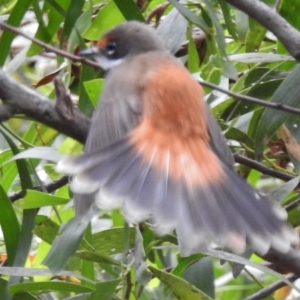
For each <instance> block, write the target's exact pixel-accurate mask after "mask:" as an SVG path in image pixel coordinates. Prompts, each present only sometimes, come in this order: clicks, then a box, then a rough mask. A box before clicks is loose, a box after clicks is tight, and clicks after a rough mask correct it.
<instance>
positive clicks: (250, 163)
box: [234, 154, 295, 181]
mask: <svg viewBox="0 0 300 300" xmlns="http://www.w3.org/2000/svg"><path fill="white" fill-rule="evenodd" d="M234 160H235V161H236V162H237V163H239V164H242V165H245V166H247V167H250V168H252V169H255V170H257V171H259V172H261V173H262V174H265V175H269V176H271V177H274V178H278V179H281V180H283V181H289V180H291V179H293V178H295V177H294V176H292V175H290V174H287V173H284V172H280V171H277V170H274V169H272V168H269V167H267V166H265V165H264V164H262V163H259V162H258V161H256V160H253V159H250V158H248V157H245V156H241V155H238V154H235V155H234Z"/></svg>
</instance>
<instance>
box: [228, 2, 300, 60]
mask: <svg viewBox="0 0 300 300" xmlns="http://www.w3.org/2000/svg"><path fill="white" fill-rule="evenodd" d="M226 2H228V3H229V4H231V5H233V6H234V7H236V8H237V9H239V10H241V11H242V12H244V13H245V14H247V15H248V16H250V17H251V18H253V19H254V20H256V21H257V22H259V23H260V24H262V25H263V26H264V27H266V28H267V29H268V30H269V31H271V32H272V33H273V34H274V35H275V36H276V37H277V38H278V39H279V40H280V41H281V42H282V43H283V45H284V46H285V48H286V49H287V51H288V52H289V53H290V54H291V55H292V56H293V57H294V58H295V59H296V60H297V61H300V32H299V31H298V30H297V29H295V28H294V27H293V26H292V25H290V24H289V23H288V22H287V21H286V20H285V19H284V18H283V17H281V16H280V15H279V14H278V13H277V11H276V10H275V9H272V8H271V7H270V6H268V5H266V4H265V3H263V2H262V1H258V0H226Z"/></svg>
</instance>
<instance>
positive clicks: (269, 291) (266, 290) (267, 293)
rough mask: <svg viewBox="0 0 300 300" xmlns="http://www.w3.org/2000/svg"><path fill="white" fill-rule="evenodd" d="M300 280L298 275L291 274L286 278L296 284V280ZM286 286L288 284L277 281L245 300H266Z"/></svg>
mask: <svg viewBox="0 0 300 300" xmlns="http://www.w3.org/2000/svg"><path fill="white" fill-rule="evenodd" d="M298 278H299V276H297V275H294V274H291V275H288V276H287V277H286V279H288V280H289V281H291V282H294V281H295V280H297V279H298ZM284 286H286V283H285V282H283V281H281V280H279V281H276V282H274V283H272V284H270V285H269V286H267V287H265V288H263V289H261V290H260V291H258V292H257V293H255V294H253V295H251V296H249V297H247V298H245V300H259V299H265V298H267V297H268V296H270V295H271V294H273V293H274V292H275V291H277V290H278V289H280V288H282V287H284Z"/></svg>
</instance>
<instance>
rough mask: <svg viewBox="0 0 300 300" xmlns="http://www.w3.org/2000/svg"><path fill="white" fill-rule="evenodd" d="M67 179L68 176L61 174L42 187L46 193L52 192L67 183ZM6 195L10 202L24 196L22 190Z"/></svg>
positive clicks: (37, 188)
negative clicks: (61, 175)
mask: <svg viewBox="0 0 300 300" xmlns="http://www.w3.org/2000/svg"><path fill="white" fill-rule="evenodd" d="M68 181H69V177H68V176H63V177H61V178H59V179H57V180H54V181H52V182H50V183H48V184H45V185H44V188H45V189H46V191H47V192H48V193H52V192H54V191H56V190H57V189H59V188H61V187H62V186H64V185H66V184H67V183H68ZM35 190H40V188H39V187H36V188H35ZM8 196H9V199H10V201H11V202H14V201H17V200H19V199H21V198H23V197H24V195H23V193H22V191H20V192H15V193H10V194H9V195H8Z"/></svg>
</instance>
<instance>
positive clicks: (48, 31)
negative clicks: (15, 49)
mask: <svg viewBox="0 0 300 300" xmlns="http://www.w3.org/2000/svg"><path fill="white" fill-rule="evenodd" d="M71 3H72V1H71V0H64V1H59V2H56V1H55V0H47V1H45V2H44V6H43V9H42V11H43V13H44V14H46V16H47V20H48V22H47V25H45V24H44V22H43V19H40V23H39V28H38V30H37V32H36V34H35V38H37V39H39V40H41V41H43V42H45V43H50V42H51V41H52V39H53V37H54V36H55V35H56V34H57V31H58V29H59V26H60V24H61V22H62V21H63V20H64V16H65V15H66V10H67V9H68V7H69V5H70V4H71ZM41 50H42V47H41V46H38V45H37V44H34V43H32V44H31V47H30V48H29V50H28V52H27V55H28V56H33V55H36V54H38V53H39V52H40V51H41Z"/></svg>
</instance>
